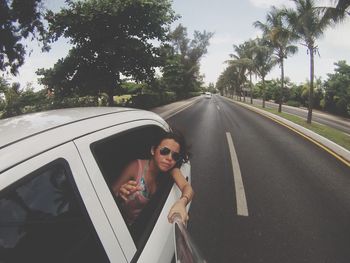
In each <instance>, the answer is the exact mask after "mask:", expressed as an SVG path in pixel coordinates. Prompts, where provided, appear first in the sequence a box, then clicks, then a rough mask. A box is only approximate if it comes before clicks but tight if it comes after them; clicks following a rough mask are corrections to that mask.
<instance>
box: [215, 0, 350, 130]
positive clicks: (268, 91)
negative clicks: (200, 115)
mask: <svg viewBox="0 0 350 263" xmlns="http://www.w3.org/2000/svg"><path fill="white" fill-rule="evenodd" d="M293 2H294V4H295V8H292V9H287V8H284V7H282V8H277V7H274V6H273V7H271V9H270V11H269V12H268V14H267V15H266V20H265V21H256V22H254V23H253V26H255V27H256V28H258V29H260V30H261V32H262V37H261V38H257V39H250V40H247V41H245V42H243V43H241V44H239V45H234V52H235V53H234V54H230V55H229V56H230V59H229V60H227V61H226V62H227V67H226V69H225V70H224V71H223V72H222V73H221V75H220V77H219V78H218V81H217V83H216V88H217V89H218V90H219V91H220V93H221V95H225V96H228V97H233V96H234V95H237V96H239V97H243V100H244V101H246V97H250V102H251V103H252V98H261V99H262V107H263V108H264V107H265V101H266V100H273V101H274V102H276V103H278V104H279V109H278V112H281V111H282V107H281V105H282V103H284V104H287V105H290V106H295V107H299V106H304V107H307V108H308V116H307V119H306V122H307V123H309V124H311V121H312V110H313V109H314V108H316V109H319V110H324V111H327V112H330V113H333V114H336V115H341V116H344V117H350V66H349V65H348V64H347V62H346V61H335V62H334V65H335V69H334V72H333V73H329V74H328V77H327V79H326V80H322V79H320V78H316V77H315V72H314V64H315V63H317V60H316V58H317V56H315V55H317V54H319V53H320V50H319V49H318V46H317V41H318V39H319V38H320V37H321V36H323V34H324V32H325V30H326V29H327V28H330V27H331V26H333V27H334V26H337V24H339V23H340V22H342V21H343V20H344V19H349V14H350V13H349V8H350V2H349V1H342V0H340V1H335V2H336V6H334V7H322V6H316V4H315V1H313V0H293ZM301 47H302V48H303V49H305V48H306V50H307V52H305V53H306V55H307V56H308V57H309V58H308V60H309V61H310V72H309V75H306V76H305V78H307V76H310V77H309V80H308V81H307V82H306V83H303V84H295V83H293V81H292V80H291V79H289V78H288V77H286V76H287V74H288V73H286V72H285V71H284V63H285V60H286V59H288V58H289V57H290V56H293V55H294V54H295V53H296V52H297V51H298V50H299V52H300V50H301ZM315 57H316V58H315ZM276 66H279V67H280V69H281V77H280V78H279V79H268V74H269V72H270V71H271V70H272V69H273V68H274V67H276ZM252 75H256V76H257V77H259V79H260V81H259V82H258V83H256V84H255V85H254V84H253V83H252Z"/></svg>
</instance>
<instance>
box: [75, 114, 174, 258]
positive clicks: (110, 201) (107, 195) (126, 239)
mask: <svg viewBox="0 0 350 263" xmlns="http://www.w3.org/2000/svg"><path fill="white" fill-rule="evenodd" d="M147 126H158V127H159V128H161V129H163V130H164V131H168V130H169V128H168V126H165V125H164V124H162V123H159V122H157V121H154V120H149V119H145V120H135V121H130V122H128V123H122V124H119V125H116V126H113V127H109V128H106V129H104V130H100V131H97V132H95V133H92V134H89V135H86V136H84V137H82V138H78V139H76V140H75V141H74V143H75V144H76V146H77V149H78V151H79V152H80V156H81V158H82V160H83V162H84V165H85V167H86V169H87V171H88V174H89V175H90V179H91V181H92V183H93V184H94V187H95V189H96V192H97V194H98V196H99V199H100V201H101V203H102V204H103V206H104V207H105V212H106V214H107V216H108V218H109V219H110V222H111V225H112V227H113V229H114V231H115V233H116V237H117V238H118V241H119V244H120V246H121V247H122V249H123V250H124V253H125V255H126V257H127V260H128V261H129V262H136V261H137V262H139V261H138V260H139V258H148V259H149V258H152V256H151V255H152V253H151V254H150V253H148V250H149V251H152V250H153V249H149V247H150V245H149V244H151V243H153V246H154V240H157V239H158V240H162V242H163V243H167V242H169V238H168V237H159V234H157V231H158V230H156V229H158V228H159V226H158V221H159V220H162V221H164V222H166V223H164V224H168V227H169V229H168V230H169V233H172V231H171V225H170V224H169V223H168V222H167V213H168V211H169V210H170V208H171V206H172V204H173V203H174V202H175V200H176V199H177V198H179V196H180V194H179V190H178V189H175V188H177V186H176V185H174V184H172V186H171V189H170V190H169V194H168V196H167V197H166V198H165V203H164V205H163V209H162V211H161V213H160V215H159V218H158V219H157V221H156V222H155V226H154V228H153V230H152V232H151V233H150V235H149V237H148V238H146V239H147V242H146V243H145V244H143V246H141V247H140V248H139V249H137V248H136V245H135V243H134V241H133V239H132V237H131V234H130V232H129V229H128V227H127V225H126V223H125V221H124V219H123V217H122V215H121V212H120V210H119V208H118V206H117V204H116V202H115V199H114V197H113V196H112V194H111V192H110V189H109V187H108V185H107V182H106V181H104V180H96V179H97V178H100V177H103V174H102V171H101V170H100V167H99V166H98V162H97V160H96V159H95V157H94V155H93V152H92V151H91V145H92V144H94V143H96V142H99V141H101V140H104V139H106V138H108V137H112V136H116V135H117V134H123V133H124V134H125V132H128V131H132V130H135V129H139V128H142V127H147ZM95 181H96V182H95ZM102 181H103V182H102ZM175 191H176V193H175ZM152 235H153V236H157V237H156V238H155V237H153V238H152ZM170 240H172V239H171V238H170ZM157 250H159V244H158V248H157ZM158 253H159V251H158ZM171 253H174V251H172V252H171ZM143 254H149V255H148V256H144V255H143ZM153 254H154V253H153ZM140 262H143V261H142V260H141V261H140ZM144 262H146V261H144ZM159 262H161V261H159Z"/></svg>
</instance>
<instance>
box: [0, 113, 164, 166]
mask: <svg viewBox="0 0 350 263" xmlns="http://www.w3.org/2000/svg"><path fill="white" fill-rule="evenodd" d="M138 120H153V121H156V122H158V123H159V125H160V126H163V127H164V128H165V129H167V127H168V126H167V124H166V122H165V121H164V120H163V119H162V118H161V117H160V116H159V115H157V114H155V113H153V112H149V111H144V110H139V109H132V108H122V107H84V108H69V109H58V110H51V111H45V112H38V113H32V114H25V115H20V116H16V117H12V118H8V119H3V120H0V134H1V136H0V172H1V171H3V170H4V169H6V168H8V167H9V166H11V165H14V164H15V163H17V162H20V161H21V160H24V159H26V158H29V157H31V156H34V155H35V154H38V153H40V152H43V151H45V150H47V149H50V148H53V147H55V146H57V145H60V144H63V143H65V142H67V141H70V140H73V139H75V138H78V137H81V136H84V135H86V134H89V133H91V132H94V131H98V130H100V129H104V128H107V127H111V126H115V125H118V124H122V123H127V122H132V121H138ZM11 159H12V160H11Z"/></svg>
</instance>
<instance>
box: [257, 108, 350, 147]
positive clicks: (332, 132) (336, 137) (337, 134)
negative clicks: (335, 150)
mask: <svg viewBox="0 0 350 263" xmlns="http://www.w3.org/2000/svg"><path fill="white" fill-rule="evenodd" d="M251 106H252V105H251ZM254 107H257V108H259V109H262V110H265V111H268V112H271V113H273V114H276V115H278V116H280V117H282V118H285V119H287V120H289V121H292V122H294V123H296V124H299V125H300V126H303V127H305V128H307V129H309V130H311V131H313V132H315V133H317V134H319V135H321V136H323V137H325V138H327V139H329V140H331V141H333V142H335V143H336V144H338V145H340V146H342V147H344V148H345V149H347V150H350V136H349V135H347V134H345V133H344V132H342V131H339V130H337V129H334V128H332V127H329V126H326V125H323V124H319V123H315V122H312V123H311V124H308V123H306V120H305V119H304V118H301V117H298V116H295V115H292V114H288V113H285V112H278V110H277V109H270V108H263V107H261V106H260V107H259V106H255V105H254Z"/></svg>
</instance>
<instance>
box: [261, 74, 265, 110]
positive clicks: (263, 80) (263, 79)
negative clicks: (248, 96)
mask: <svg viewBox="0 0 350 263" xmlns="http://www.w3.org/2000/svg"><path fill="white" fill-rule="evenodd" d="M262 82H263V104H262V106H263V108H265V97H266V91H265V77H263V78H262Z"/></svg>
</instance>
